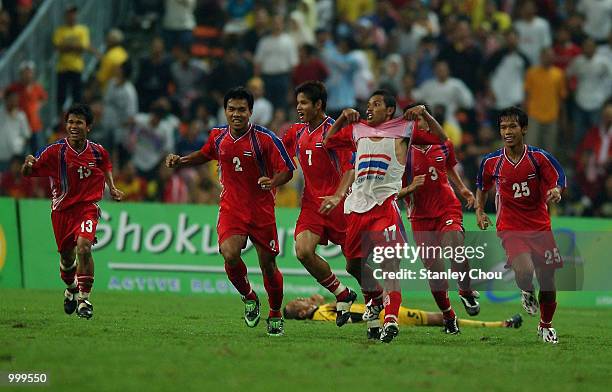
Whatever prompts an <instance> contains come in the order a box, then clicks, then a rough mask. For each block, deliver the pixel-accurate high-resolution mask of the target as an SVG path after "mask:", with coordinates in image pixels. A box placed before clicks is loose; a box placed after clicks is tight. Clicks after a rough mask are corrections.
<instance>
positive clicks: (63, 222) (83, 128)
mask: <svg viewBox="0 0 612 392" xmlns="http://www.w3.org/2000/svg"><path fill="white" fill-rule="evenodd" d="M65 121H66V125H65V126H66V132H67V134H68V137H67V138H65V139H62V140H60V141H58V142H57V143H54V144H51V145H48V146H46V147H43V148H42V149H41V150H40V151H39V152H38V153H37V154H36V156H32V155H28V156H27V157H26V159H25V163H24V164H23V166H22V168H21V172H22V174H23V175H24V176H29V177H49V178H50V180H51V191H52V194H53V202H52V205H51V223H52V224H53V232H54V234H55V242H56V243H57V250H58V252H59V253H60V275H61V277H62V280H63V281H64V283H66V285H67V286H68V287H67V288H66V290H65V291H64V311H65V312H66V313H67V314H72V313H74V311H75V310H76V311H77V314H78V315H79V317H83V318H87V319H89V318H91V317H92V316H93V305H92V304H91V302H89V294H90V292H91V288H92V286H93V282H94V261H93V257H92V255H91V246H92V245H93V244H94V243H95V235H96V226H97V225H98V219H99V217H100V209H99V208H98V205H97V204H96V203H97V202H99V201H100V199H102V196H103V194H104V185H105V184H106V185H108V188H109V191H110V195H111V197H112V198H113V199H115V200H117V201H119V200H121V199H122V198H123V192H121V191H120V190H119V189H117V188H116V187H115V183H114V181H113V173H112V165H111V161H110V158H109V154H108V152H107V151H106V150H105V149H104V147H102V146H101V145H99V144H96V143H94V142H91V141H89V140H87V134H88V133H89V132H90V131H91V125H92V123H93V114H92V112H91V109H90V108H89V106H87V105H82V104H76V105H74V106H72V107H71V108H70V109H69V110H68V112H67V113H66V117H65ZM77 259H78V262H77ZM75 276H76V280H75Z"/></svg>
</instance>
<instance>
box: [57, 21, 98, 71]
mask: <svg viewBox="0 0 612 392" xmlns="http://www.w3.org/2000/svg"><path fill="white" fill-rule="evenodd" d="M53 45H55V46H60V45H79V46H81V47H82V48H83V49H87V48H89V29H88V28H87V27H86V26H83V25H79V24H78V25H74V26H60V27H58V28H57V29H56V30H55V32H54V33H53ZM83 68H85V62H84V61H83V52H81V51H74V52H72V51H70V52H60V54H59V58H58V61H57V71H58V72H83Z"/></svg>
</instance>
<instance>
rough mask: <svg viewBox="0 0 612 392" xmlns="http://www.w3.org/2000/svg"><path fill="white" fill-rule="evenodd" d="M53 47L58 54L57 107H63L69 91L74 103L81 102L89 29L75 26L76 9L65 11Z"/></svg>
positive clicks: (55, 34) (54, 36)
mask: <svg viewBox="0 0 612 392" xmlns="http://www.w3.org/2000/svg"><path fill="white" fill-rule="evenodd" d="M53 46H54V47H55V49H56V50H57V51H58V52H59V57H58V61H57V106H58V109H60V110H61V108H62V107H63V105H64V102H65V101H66V97H67V93H68V91H70V93H71V97H72V100H73V101H74V102H79V101H81V94H82V90H83V86H82V84H81V74H82V72H83V68H85V62H84V60H83V54H84V52H86V51H91V48H90V43H89V29H88V28H87V26H84V25H81V24H77V7H76V6H72V7H69V8H68V9H66V14H65V23H64V24H63V25H62V26H60V27H58V28H57V29H56V30H55V32H54V33H53Z"/></svg>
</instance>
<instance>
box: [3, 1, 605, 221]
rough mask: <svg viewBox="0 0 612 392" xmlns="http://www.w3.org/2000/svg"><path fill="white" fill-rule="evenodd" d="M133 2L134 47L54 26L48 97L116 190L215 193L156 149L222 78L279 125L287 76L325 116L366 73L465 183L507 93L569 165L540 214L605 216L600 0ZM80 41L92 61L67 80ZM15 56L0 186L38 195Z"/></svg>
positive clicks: (352, 100)
mask: <svg viewBox="0 0 612 392" xmlns="http://www.w3.org/2000/svg"><path fill="white" fill-rule="evenodd" d="M17 3H19V4H21V3H31V2H27V1H26V2H17ZM159 3H161V4H159ZM134 8H135V9H136V10H137V11H138V12H141V13H142V14H143V15H144V14H146V15H151V14H152V15H155V14H156V13H157V14H159V17H160V18H159V23H158V26H156V28H153V29H151V31H152V32H151V33H150V41H149V42H150V48H149V50H148V53H146V54H143V55H142V56H141V57H140V58H138V56H137V54H135V53H134V52H133V51H130V50H128V49H129V47H130V44H133V43H130V37H129V36H128V37H124V34H123V33H122V32H121V31H120V30H118V29H112V30H111V31H110V32H108V35H107V42H106V47H105V51H104V53H97V51H96V50H95V48H90V47H89V38H88V34H89V33H88V30H87V27H86V26H82V25H79V24H78V23H77V22H76V21H77V19H78V10H77V9H76V8H75V7H73V8H70V9H68V10H67V13H66V24H65V25H64V26H62V27H60V28H58V30H57V31H56V34H55V35H54V37H53V42H54V44H55V46H56V48H57V50H58V53H59V63H58V68H57V70H58V81H59V82H60V85H61V86H62V88H60V94H59V95H58V97H54V98H56V99H57V100H58V103H60V104H61V105H64V106H65V104H66V102H65V100H66V98H68V97H69V96H71V97H72V99H73V100H76V101H79V100H80V101H84V102H86V103H89V104H90V105H92V107H93V109H94V111H95V114H96V121H95V124H94V126H93V130H92V133H91V139H92V140H95V141H97V142H100V143H102V144H103V145H104V146H106V147H107V148H108V149H109V151H111V152H112V157H113V162H114V170H115V172H116V178H118V180H117V185H118V187H119V188H120V189H122V190H123V191H125V192H126V195H127V197H126V198H127V199H128V200H134V201H141V200H156V201H163V202H169V203H182V202H191V203H216V202H217V200H218V195H219V192H220V189H219V185H218V182H217V180H216V168H215V167H214V165H205V166H204V167H202V168H198V169H185V170H182V171H180V172H178V173H175V172H171V171H169V170H166V169H165V168H164V167H163V165H162V158H163V157H164V156H165V155H166V154H167V153H169V152H176V153H178V154H181V155H183V154H187V153H189V152H191V151H194V150H196V149H199V148H200V147H201V146H202V144H203V142H204V141H206V139H207V137H208V131H209V130H210V128H211V127H213V126H215V125H217V124H224V123H226V121H225V116H224V113H223V95H224V93H225V92H226V91H227V90H228V89H229V88H231V87H234V86H237V85H244V86H248V88H249V89H250V90H251V91H252V92H253V94H254V96H255V106H254V109H253V117H252V120H253V122H255V123H259V124H261V125H264V126H266V127H268V128H270V129H271V130H273V131H274V132H276V133H277V134H278V135H279V136H282V134H283V132H284V131H285V130H286V129H287V127H288V126H289V125H290V124H291V123H292V122H293V121H295V119H296V115H295V110H294V106H295V105H294V97H293V93H292V89H293V88H294V87H295V86H296V85H298V84H299V83H302V82H304V81H306V80H311V79H316V80H321V81H324V82H325V84H326V86H327V88H328V91H329V97H328V102H327V111H328V114H329V115H331V116H332V117H336V116H337V115H338V114H339V113H340V111H341V110H342V109H344V108H346V107H355V108H358V109H360V110H361V111H363V110H364V108H365V103H366V101H367V98H368V97H369V94H370V93H371V92H373V91H374V90H375V89H377V88H385V89H388V90H390V91H392V92H393V93H394V94H395V95H396V96H397V99H398V102H399V104H400V107H404V106H406V105H408V104H411V103H414V102H424V103H426V104H427V105H428V106H429V107H430V110H431V111H432V113H434V114H435V117H436V118H437V119H438V120H439V121H440V122H441V123H442V124H443V126H444V129H445V131H446V133H447V135H448V136H449V137H450V138H451V139H452V141H453V143H454V145H455V146H456V148H457V157H458V159H459V161H460V164H461V172H462V175H463V176H464V177H465V179H464V181H465V182H466V184H471V186H472V188H473V187H474V185H473V184H474V179H475V177H476V171H477V169H478V165H479V163H480V160H481V158H482V157H483V155H484V154H486V153H488V152H491V151H493V150H495V149H497V148H499V147H500V146H501V140H500V137H499V133H498V131H497V124H496V113H497V112H498V111H499V110H501V109H502V108H504V107H507V106H511V105H520V106H522V107H523V108H525V110H526V111H527V112H528V114H529V133H528V142H529V143H530V144H534V145H536V146H540V147H542V148H544V149H546V150H548V151H550V152H551V153H553V154H554V155H555V156H556V157H558V158H559V160H560V161H561V163H562V164H563V166H564V167H565V169H566V171H567V173H568V174H569V179H570V181H569V188H568V190H567V192H566V194H565V195H564V198H565V200H564V202H563V203H562V204H561V205H560V207H558V209H557V210H555V211H553V213H555V214H566V215H586V216H607V217H611V216H612V174H611V171H610V166H611V165H612V160H611V158H612V100H611V98H612V97H611V95H612V51H611V48H610V45H611V44H612V0H575V1H572V0H564V1H559V0H556V1H555V0H540V1H529V0H467V1H459V0H446V1H440V0H429V1H425V0H424V1H418V0H388V1H373V0H337V1H332V0H319V1H315V0H293V1H292V0H269V1H253V0H225V1H219V0H198V1H196V0H165V1H163V2H162V1H145V0H139V1H136V2H135V5H134ZM0 23H1V21H0ZM1 26H3V25H1V24H0V29H1V28H2V27H1ZM0 34H2V30H0ZM66 37H68V38H69V40H68V39H67V38H66ZM75 37H77V38H75ZM2 39H3V41H2V44H3V45H4V44H5V41H4V38H2ZM9 42H10V41H9ZM75 46H76V48H75ZM126 48H128V49H126ZM86 51H92V52H93V53H96V55H97V56H98V58H99V60H100V61H99V69H98V71H97V73H96V74H95V75H94V77H92V78H91V81H90V82H89V83H85V84H83V85H82V84H81V72H82V71H83V64H82V61H83V60H82V54H83V53H84V52H86ZM128 53H129V54H128ZM20 71H21V80H19V81H17V82H16V83H15V84H13V85H12V86H8V88H7V89H6V90H5V93H4V103H3V105H2V107H0V169H2V170H4V174H3V175H2V178H1V186H0V190H1V192H2V194H6V195H11V196H15V197H32V196H43V195H45V193H47V192H48V191H47V190H46V189H45V188H44V187H43V189H40V187H41V184H40V183H36V184H32V183H30V182H28V181H27V180H24V179H22V178H21V177H20V176H19V174H18V166H19V165H18V163H21V162H22V160H23V156H24V154H25V153H26V152H28V151H33V150H34V149H36V148H39V147H40V146H42V145H43V144H44V143H48V142H52V141H53V140H56V139H57V138H60V137H62V130H61V127H56V128H55V129H53V130H47V129H44V126H43V124H41V122H40V118H39V116H38V109H39V108H40V106H41V105H43V104H44V102H45V100H46V99H47V95H46V93H45V90H44V88H42V87H41V86H40V85H39V84H38V83H37V82H36V77H35V66H34V64H31V63H28V62H24V63H23V64H22V66H21V68H20ZM69 94H70V95H69ZM44 125H45V126H47V128H49V127H48V126H49V124H44ZM42 135H45V136H44V137H42ZM14 156H16V157H17V158H15V159H13V158H12V157H14ZM301 186H302V185H301V183H300V176H296V179H295V180H294V181H292V182H290V183H289V184H288V185H286V186H284V187H282V188H281V189H280V190H279V192H278V196H277V205H279V206H297V204H298V200H299V197H298V195H299V192H300V189H301Z"/></svg>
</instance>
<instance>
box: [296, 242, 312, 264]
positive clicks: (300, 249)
mask: <svg viewBox="0 0 612 392" xmlns="http://www.w3.org/2000/svg"><path fill="white" fill-rule="evenodd" d="M295 255H296V256H297V258H298V260H300V262H301V263H302V264H305V263H309V262H310V261H311V260H312V259H313V258H314V249H313V248H311V247H309V246H304V245H301V244H295Z"/></svg>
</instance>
